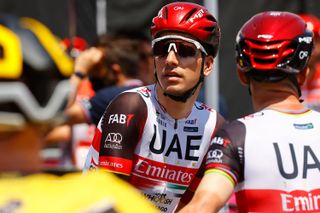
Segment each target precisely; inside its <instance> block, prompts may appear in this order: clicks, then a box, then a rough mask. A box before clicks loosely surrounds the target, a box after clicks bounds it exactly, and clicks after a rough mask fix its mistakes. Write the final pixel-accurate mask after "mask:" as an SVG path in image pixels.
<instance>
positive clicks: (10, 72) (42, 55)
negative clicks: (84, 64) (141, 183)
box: [0, 14, 156, 213]
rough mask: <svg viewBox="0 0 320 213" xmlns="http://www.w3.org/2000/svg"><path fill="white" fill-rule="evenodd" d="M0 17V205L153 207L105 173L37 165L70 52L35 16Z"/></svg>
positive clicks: (56, 118)
mask: <svg viewBox="0 0 320 213" xmlns="http://www.w3.org/2000/svg"><path fill="white" fill-rule="evenodd" d="M0 23H1V24H0V35H1V36H0V49H1V66H0V212H65V213H67V212H68V213H69V212H146V211H147V212H149V211H150V212H156V209H155V208H154V207H153V206H152V205H151V204H149V203H147V202H146V200H145V199H144V198H141V195H140V193H138V192H137V191H136V190H135V189H134V188H133V187H131V186H130V185H129V184H127V183H125V182H124V181H121V180H120V179H118V178H116V177H115V176H113V175H111V174H105V173H95V174H90V175H88V176H83V175H82V174H81V173H78V174H76V173H74V174H68V175H65V176H62V177H58V176H56V175H53V174H49V173H48V172H45V168H42V159H41V156H40V151H41V148H42V146H43V145H44V144H43V140H42V139H43V136H44V134H45V133H46V132H47V131H48V130H49V129H50V128H51V127H52V126H54V125H57V124H59V123H61V122H62V121H63V120H64V116H63V108H64V106H65V105H66V100H67V97H68V95H69V94H68V93H69V91H70V89H69V87H70V84H69V80H68V78H69V77H70V75H71V74H72V70H73V67H72V60H71V59H70V58H69V57H68V56H67V55H66V53H65V52H64V51H63V50H62V49H61V46H60V45H59V43H58V41H57V39H56V37H55V36H54V35H53V34H52V33H51V32H50V30H49V29H48V28H47V27H46V26H44V25H43V24H42V23H40V22H38V21H37V20H35V19H32V18H25V17H24V18H18V17H16V16H9V15H3V14H0ZM40 173H41V174H40ZM54 173H55V174H56V173H57V174H59V175H60V174H62V172H61V171H55V172H54ZM88 182H91V184H90V185H87V183H88ZM124 203H125V205H123V204H124Z"/></svg>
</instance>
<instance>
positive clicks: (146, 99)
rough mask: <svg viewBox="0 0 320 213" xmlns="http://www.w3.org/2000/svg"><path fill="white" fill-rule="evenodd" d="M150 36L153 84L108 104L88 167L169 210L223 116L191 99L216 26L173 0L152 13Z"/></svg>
mask: <svg viewBox="0 0 320 213" xmlns="http://www.w3.org/2000/svg"><path fill="white" fill-rule="evenodd" d="M151 35H152V39H153V40H152V49H153V55H154V62H155V65H154V66H155V79H156V83H155V84H152V85H149V86H146V87H139V88H136V89H132V90H129V91H126V92H124V93H122V94H120V95H119V96H117V97H116V98H115V99H114V100H113V101H112V102H111V103H110V105H109V106H108V107H107V109H106V111H105V113H104V115H103V117H102V118H101V120H100V123H99V125H98V129H97V131H96V133H95V137H94V139H93V145H92V147H91V148H90V149H89V153H88V156H87V161H86V164H85V170H88V169H89V168H97V167H99V168H101V169H104V170H108V171H111V172H114V173H116V174H118V175H119V176H120V177H122V178H123V179H125V180H127V181H129V182H130V183H131V184H132V185H134V186H135V187H136V188H138V189H140V190H141V191H142V192H143V193H144V194H145V195H146V197H147V198H148V199H149V200H151V201H152V202H153V203H154V204H155V205H156V206H158V208H159V209H160V210H161V211H164V212H173V211H174V210H175V208H177V205H178V203H179V201H180V198H181V197H182V196H183V200H182V202H181V205H183V204H182V203H185V202H187V200H188V199H189V198H190V195H192V190H194V188H195V187H196V185H197V181H198V178H201V172H200V171H201V170H199V169H200V167H201V164H202V160H203V158H204V156H205V153H206V152H207V149H208V147H209V143H210V141H211V139H212V138H213V135H214V134H215V132H216V130H217V128H218V127H220V126H221V125H222V123H223V122H224V119H223V118H222V116H220V115H219V114H218V113H217V112H216V111H215V110H214V109H212V108H210V107H208V106H206V105H205V104H203V103H200V102H196V99H197V96H198V94H199V91H200V87H201V85H202V83H203V79H204V78H205V76H208V75H209V74H210V73H211V70H212V66H213V62H214V57H215V56H216V54H217V51H218V45H219V40H220V28H219V26H218V23H217V21H216V19H215V18H214V17H213V15H211V14H210V13H209V12H208V10H207V9H205V8H204V7H202V6H200V5H197V4H192V3H185V2H176V3H171V4H168V5H165V6H164V7H163V8H162V9H161V10H160V11H159V13H158V15H157V16H156V17H154V18H153V21H152V26H151ZM198 171H199V173H198ZM197 173H198V174H197Z"/></svg>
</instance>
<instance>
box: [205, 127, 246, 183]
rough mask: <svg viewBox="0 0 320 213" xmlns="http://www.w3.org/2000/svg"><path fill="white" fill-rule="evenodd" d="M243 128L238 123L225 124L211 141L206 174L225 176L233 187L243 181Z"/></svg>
mask: <svg viewBox="0 0 320 213" xmlns="http://www.w3.org/2000/svg"><path fill="white" fill-rule="evenodd" d="M244 139H245V126H244V124H243V123H241V122H239V121H233V122H231V123H228V124H225V125H224V126H223V127H222V128H221V129H220V130H219V131H218V132H217V135H216V136H215V137H214V138H213V140H212V141H211V144H210V147H209V150H208V153H207V158H206V172H205V173H211V172H216V173H220V174H222V175H225V176H226V177H227V178H228V179H229V180H230V181H231V182H232V183H233V184H234V185H236V184H237V183H238V182H241V181H242V180H243V168H244V165H243V163H244V162H243V155H244Z"/></svg>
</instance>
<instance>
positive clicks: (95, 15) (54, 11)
mask: <svg viewBox="0 0 320 213" xmlns="http://www.w3.org/2000/svg"><path fill="white" fill-rule="evenodd" d="M169 2H174V1H165V0H152V1H151V0H117V1H115V0H46V1H44V0H24V1H21V0H1V1H0V12H1V13H11V14H15V15H19V16H28V17H33V18H35V19H38V20H39V21H41V22H42V23H44V24H45V25H47V26H48V27H49V28H50V29H51V31H52V32H53V33H54V34H56V35H57V36H58V37H59V38H61V39H63V38H71V37H74V36H79V37H82V38H84V39H85V40H86V41H87V42H88V43H89V44H91V43H92V42H93V40H94V39H95V38H96V37H97V35H99V34H101V33H104V32H115V31H118V30H123V29H124V30H127V31H130V30H134V31H136V30H139V31H143V32H145V34H146V35H149V31H148V29H149V27H150V23H151V19H152V17H153V16H155V15H156V13H157V11H158V10H159V9H160V8H161V6H163V5H164V4H167V3H169ZM189 2H197V3H199V4H206V3H208V2H210V4H211V3H214V5H216V11H217V12H216V13H217V14H214V15H215V16H216V17H217V18H218V20H219V23H220V26H221V29H222V43H221V47H220V52H219V58H218V60H219V61H218V64H219V67H218V71H217V70H216V72H217V73H218V75H217V76H218V82H219V83H218V88H219V92H218V93H219V94H220V96H219V97H220V98H221V100H222V102H223V103H224V104H222V105H223V106H224V109H223V110H224V111H226V113H225V115H226V117H227V118H228V119H234V118H236V117H240V116H243V115H245V114H248V113H251V112H252V106H251V103H250V97H249V94H248V91H247V89H246V88H245V87H243V86H241V85H240V83H239V82H238V79H237V75H236V72H235V70H236V65H235V60H234V40H235V37H236V33H237V31H238V30H239V28H240V26H241V25H242V24H243V23H244V22H245V21H246V20H248V18H249V17H251V16H252V15H254V14H256V13H258V12H261V11H265V10H285V11H290V12H295V13H302V12H307V13H311V14H313V15H315V16H317V17H319V16H320V0H289V1H288V0H241V1H239V0H219V1H218V0H208V2H206V1H189ZM221 110H222V109H221Z"/></svg>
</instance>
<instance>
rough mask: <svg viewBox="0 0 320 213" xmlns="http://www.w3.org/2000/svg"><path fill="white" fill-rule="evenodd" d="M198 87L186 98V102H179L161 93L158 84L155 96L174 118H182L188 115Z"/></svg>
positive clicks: (196, 95)
mask: <svg viewBox="0 0 320 213" xmlns="http://www.w3.org/2000/svg"><path fill="white" fill-rule="evenodd" d="M199 91H200V87H198V88H197V90H196V91H195V93H194V94H193V95H192V96H191V97H190V98H188V99H187V101H186V102H179V101H175V100H173V99H171V98H170V97H168V96H165V95H164V94H163V90H162V89H161V87H160V86H158V85H156V92H157V97H158V100H159V102H160V104H161V105H162V106H163V107H164V108H165V110H166V112H167V113H168V114H169V115H170V116H171V117H172V118H174V119H182V118H186V117H188V115H189V113H190V112H191V110H192V107H193V105H194V102H195V101H196V99H197V97H198V94H199Z"/></svg>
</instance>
